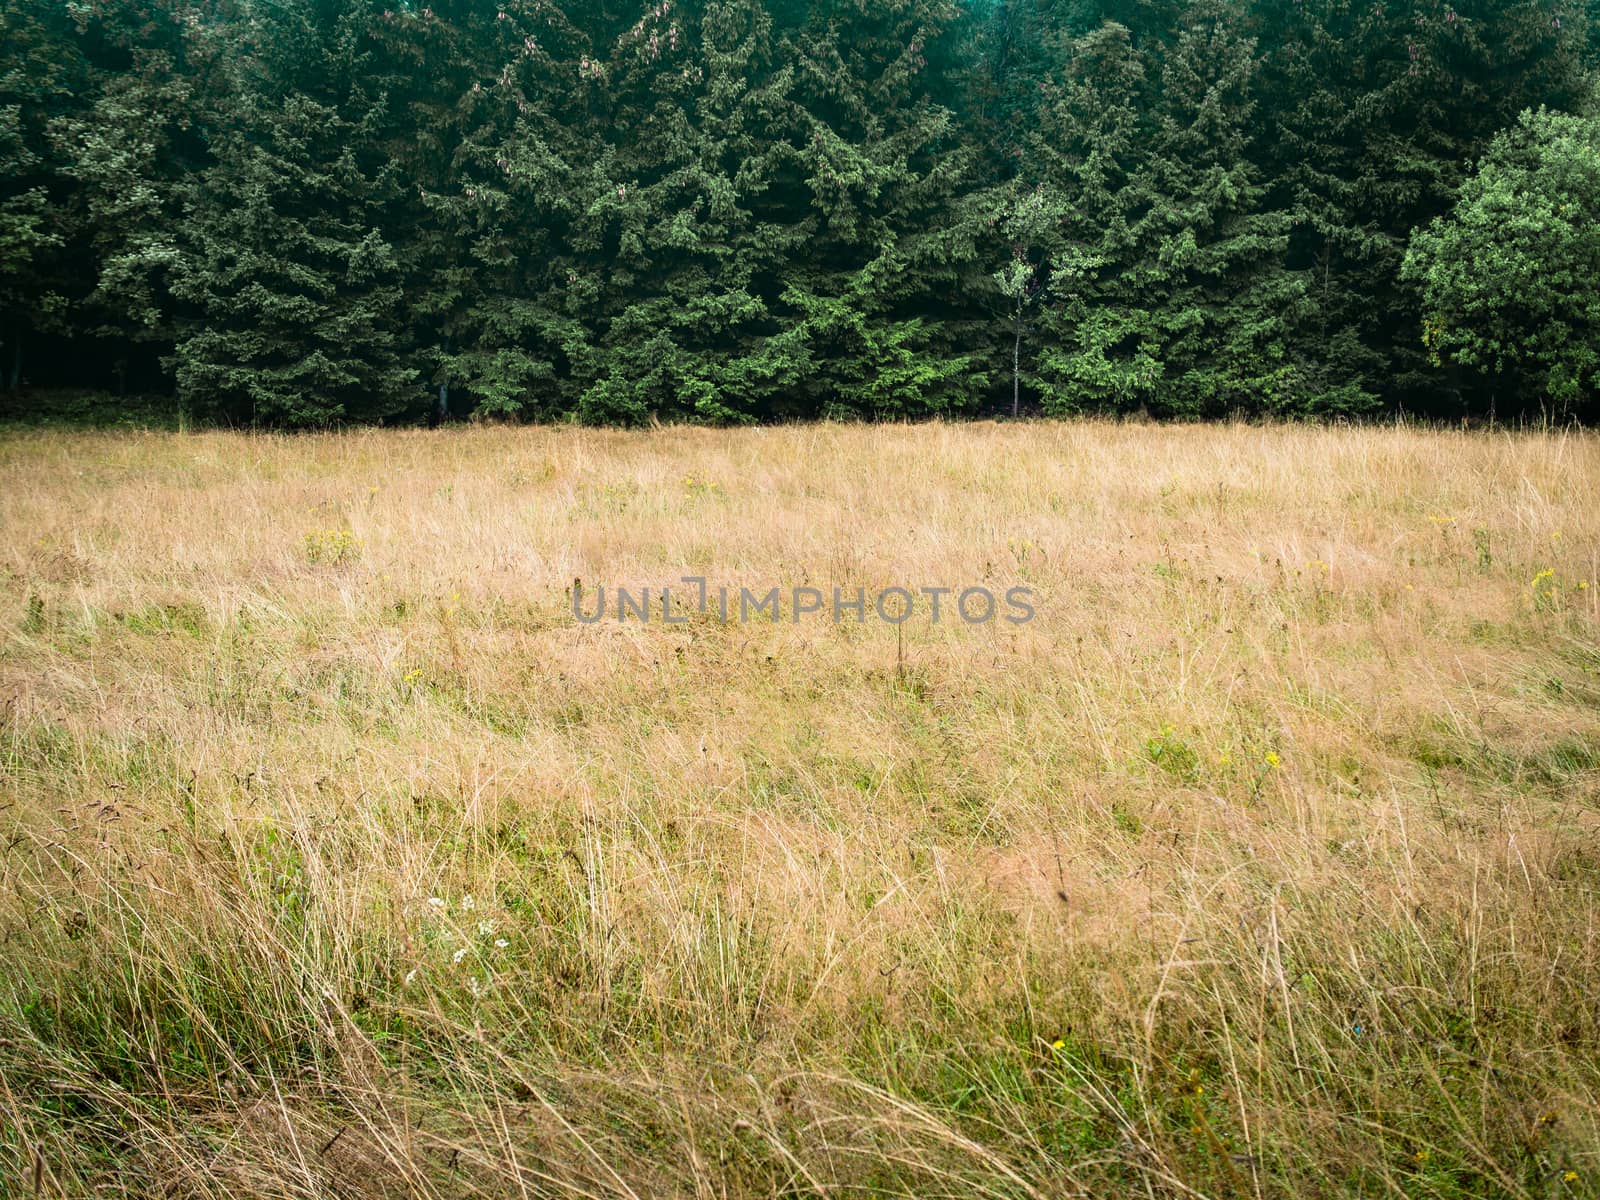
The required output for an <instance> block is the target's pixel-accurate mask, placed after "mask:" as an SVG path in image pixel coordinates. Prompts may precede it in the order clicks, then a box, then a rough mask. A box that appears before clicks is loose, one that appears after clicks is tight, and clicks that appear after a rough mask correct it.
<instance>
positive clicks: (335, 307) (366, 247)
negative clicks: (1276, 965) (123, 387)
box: [172, 0, 420, 425]
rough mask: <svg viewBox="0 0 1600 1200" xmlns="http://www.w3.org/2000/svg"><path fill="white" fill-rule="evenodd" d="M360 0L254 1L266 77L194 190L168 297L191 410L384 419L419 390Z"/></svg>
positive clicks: (241, 416) (254, 77) (365, 13)
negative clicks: (174, 309) (347, 0)
mask: <svg viewBox="0 0 1600 1200" xmlns="http://www.w3.org/2000/svg"><path fill="white" fill-rule="evenodd" d="M373 19H375V18H374V14H372V13H371V12H370V11H369V10H368V9H367V8H366V7H365V6H364V5H360V4H339V3H328V2H319V0H299V2H296V3H283V4H281V5H278V6H275V7H273V8H271V9H267V10H262V11H258V12H257V13H256V14H255V15H254V16H253V18H252V20H251V28H250V30H249V33H250V35H251V36H252V38H253V39H254V40H256V42H257V45H258V46H259V47H260V57H259V59H258V60H257V61H258V62H259V63H260V64H261V69H260V70H259V71H249V70H246V71H243V72H241V77H240V79H239V82H238V93H237V100H236V103H237V105H238V112H239V117H238V124H237V127H236V128H233V129H229V130H228V131H226V132H225V133H224V134H223V135H222V137H221V139H220V141H219V143H218V144H216V145H215V146H213V148H212V149H213V153H214V154H215V156H216V161H215V163H214V165H212V166H210V167H209V168H207V169H206V170H205V171H203V172H202V173H201V174H200V175H199V176H198V177H197V179H196V180H195V182H194V184H193V186H192V187H191V189H190V191H189V205H188V215H187V220H186V223H185V237H184V244H183V247H182V251H181V253H180V254H179V255H178V257H177V259H176V261H175V263H174V265H173V269H172V291H173V293H174V295H175V296H176V297H177V298H178V300H179V301H180V302H181V303H182V305H183V306H184V308H183V309H182V311H181V332H180V336H179V340H178V343H177V347H176V350H175V352H174V354H173V368H174V371H175V373H176V376H177V384H178V391H179V394H180V396H181V397H182V398H183V399H184V400H185V402H186V403H187V404H188V405H189V406H190V407H191V408H192V409H193V410H194V411H197V412H206V411H211V412H215V413H216V414H217V415H220V416H223V417H225V418H227V419H230V420H234V421H249V422H252V423H254V422H267V423H275V424H287V425H326V424H328V423H330V422H334V421H339V420H349V421H376V420H382V419H385V418H388V417H392V416H395V415H397V414H399V413H402V412H404V411H406V410H407V409H408V408H410V407H414V406H415V405H416V403H417V401H418V399H419V398H420V392H419V389H418V386H417V379H416V373H415V371H414V370H413V369H412V368H411V367H410V366H409V365H408V363H407V360H406V353H405V352H406V349H407V347H406V344H405V340H406V339H405V332H406V331H405V328H404V308H403V304H402V299H403V296H402V287H401V283H402V276H401V273H400V268H399V264H398V262H397V260H396V257H395V254H394V250H393V248H392V247H391V246H390V244H389V242H388V241H387V239H386V237H385V233H384V230H385V228H386V217H388V216H390V215H391V212H392V206H393V204H394V201H395V196H396V190H397V179H396V176H395V173H394V171H393V170H392V168H391V165H390V164H389V162H388V161H387V159H386V157H385V156H384V155H383V153H382V147H381V145H380V144H379V143H378V139H377V138H376V137H375V136H374V134H375V130H376V128H377V126H378V123H379V122H380V121H381V119H382V113H383V109H384V104H385V98H384V97H383V96H382V95H371V94H368V93H366V92H364V91H363V89H362V83H363V81H364V71H363V67H364V65H365V64H364V63H363V61H362V58H363V45H364V40H365V39H364V34H365V29H366V27H367V25H368V24H369V23H370V22H371V21H372V20H373Z"/></svg>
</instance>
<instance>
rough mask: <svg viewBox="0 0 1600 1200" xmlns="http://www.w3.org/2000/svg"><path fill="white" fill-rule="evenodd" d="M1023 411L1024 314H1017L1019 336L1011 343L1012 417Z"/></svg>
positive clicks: (1014, 417) (1013, 418) (1014, 418)
mask: <svg viewBox="0 0 1600 1200" xmlns="http://www.w3.org/2000/svg"><path fill="white" fill-rule="evenodd" d="M1021 411H1022V314H1021V313H1018V314H1017V336H1016V340H1015V341H1013V342H1012V343H1011V419H1012V420H1016V418H1017V415H1018V414H1019V413H1020V412H1021Z"/></svg>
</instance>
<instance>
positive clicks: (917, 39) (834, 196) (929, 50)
mask: <svg viewBox="0 0 1600 1200" xmlns="http://www.w3.org/2000/svg"><path fill="white" fill-rule="evenodd" d="M955 17H956V10H955V8H954V7H953V6H952V5H951V4H949V3H946V2H944V0H884V2H882V3H877V4H873V5H860V4H856V3H853V2H851V0H818V2H817V3H814V4H811V5H809V6H808V11H807V12H806V14H805V17H804V19H803V20H802V21H799V22H797V23H796V24H795V25H794V26H792V27H791V30H790V32H789V35H788V37H787V38H786V46H787V51H786V53H787V56H788V57H790V59H791V60H792V61H794V62H795V64H796V84H795V86H796V96H797V99H798V100H799V102H800V103H801V105H802V106H803V109H804V116H803V129H802V139H803V140H802V143H801V147H800V163H801V165H802V168H803V170H804V173H805V184H806V190H807V192H808V193H809V196H810V199H811V203H812V206H813V212H814V223H813V228H814V235H813V236H812V237H811V238H810V240H809V242H808V248H807V252H806V253H805V254H804V255H803V256H799V257H797V259H796V261H795V262H794V264H793V265H792V267H791V268H790V270H789V271H788V273H787V279H786V282H787V285H788V286H787V288H786V290H785V292H784V300H785V302H786V304H788V305H789V306H790V307H791V308H793V309H794V310H795V311H796V312H797V313H798V317H799V319H798V321H797V322H796V324H795V325H794V327H793V330H792V335H793V337H792V340H793V343H794V345H795V347H796V350H797V352H800V353H803V354H805V355H806V356H807V357H808V358H809V361H810V362H811V363H813V364H815V366H814V368H813V369H812V370H810V371H809V372H808V373H807V375H806V377H805V378H804V379H803V380H802V381H801V383H800V385H799V387H798V388H797V389H796V391H797V393H798V399H799V404H800V409H801V411H802V412H805V413H808V414H809V413H826V414H851V415H864V416H872V417H900V416H921V415H927V414H931V413H939V412H950V411H960V410H963V409H967V408H970V407H972V406H973V405H974V404H976V403H977V402H978V401H979V400H980V398H981V396H982V394H983V390H984V388H985V386H986V385H987V382H988V370H987V367H986V365H985V356H980V355H978V354H976V353H974V352H973V351H972V350H971V348H970V344H969V343H968V341H967V338H966V336H965V335H966V334H967V333H968V329H967V327H966V326H965V324H964V322H966V321H967V320H970V317H969V314H968V313H967V312H965V311H964V309H963V308H962V306H961V304H960V303H959V302H958V299H957V298H958V296H959V290H960V288H961V286H962V284H963V283H964V281H965V280H966V279H967V278H968V277H969V276H970V274H971V264H972V263H973V261H974V260H975V259H976V257H977V253H978V252H977V246H976V243H977V237H978V226H977V223H976V222H975V221H974V219H973V216H974V215H975V210H974V209H973V208H972V207H971V206H970V205H967V204H964V203H963V200H964V197H965V196H966V195H967V194H968V192H969V191H970V189H971V188H972V186H973V183H974V178H975V166H976V164H975V162H974V157H973V154H972V151H971V148H970V146H968V145H964V144H962V141H961V138H960V132H961V131H960V126H959V124H958V122H957V121H956V119H955V115H954V113H953V112H952V110H951V109H950V108H949V107H948V106H947V105H945V104H943V103H941V98H946V97H952V98H953V97H954V95H955V94H956V81H955V80H954V79H953V78H952V73H953V67H952V64H951V62H950V58H949V55H950V53H951V52H952V46H953V41H952V39H951V38H950V37H949V35H950V34H951V32H952V28H953V22H954V20H955Z"/></svg>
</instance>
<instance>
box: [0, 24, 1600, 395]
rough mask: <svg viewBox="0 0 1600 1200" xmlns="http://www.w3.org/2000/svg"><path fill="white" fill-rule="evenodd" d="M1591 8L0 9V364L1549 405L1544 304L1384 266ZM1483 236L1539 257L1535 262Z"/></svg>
mask: <svg viewBox="0 0 1600 1200" xmlns="http://www.w3.org/2000/svg"><path fill="white" fill-rule="evenodd" d="M1589 34H1590V31H1589V23H1588V20H1587V15H1586V13H1585V12H1584V11H1583V10H1581V9H1578V8H1575V7H1573V6H1571V5H1570V4H1568V3H1567V2H1566V0H1516V2H1514V3H1505V2H1504V0H1461V2H1460V3H1454V2H1452V3H1450V4H1445V3H1444V2H1443V0H1428V2H1427V3H1424V4H1409V3H1407V4H1400V3H1390V2H1388V0H1385V2H1383V3H1378V4H1353V3H1351V2H1350V0H1140V2H1139V3H1134V4H1129V3H1117V4H1112V3H1104V2H1101V0H964V2H963V0H883V2H880V3H874V4H862V3H857V2H855V0H654V2H652V3H645V2H644V0H627V2H623V3H618V2H616V0H538V2H534V0H504V2H503V3H501V4H484V3H480V2H477V0H437V2H436V3H430V4H427V5H424V4H421V3H416V2H413V0H390V2H389V3H388V4H387V6H384V5H380V4H379V3H377V2H376V0H282V2H276V0H275V2H274V3H271V4H261V3H256V2H255V0H213V2H211V3H208V4H206V5H203V6H197V5H194V4H192V3H190V2H189V0H149V2H145V3H135V2H134V0H81V2H79V3H75V4H72V5H64V6H60V7H57V6H54V5H50V6H46V5H39V4H34V3H29V2H28V0H0V35H3V36H0V341H3V342H4V344H5V350H6V354H5V355H4V356H0V366H4V368H5V370H4V371H3V372H0V385H4V386H5V387H6V388H10V389H12V390H15V389H16V388H17V386H18V385H19V384H22V383H24V382H26V381H27V380H28V379H32V381H33V382H34V383H37V384H40V385H44V386H52V385H53V386H66V387H79V388H83V387H101V388H105V387H111V386H114V387H115V388H116V389H117V390H118V391H119V392H121V391H126V390H133V391H136V392H137V391H154V390H159V389H160V388H163V387H173V388H175V389H176V391H177V392H178V395H179V399H180V402H181V405H182V407H183V409H184V410H186V411H187V412H190V413H192V414H194V415H197V416H200V417H203V418H208V419H215V420H226V421H231V422H248V423H261V424H273V425H289V426H299V425H313V426H316V425H326V424H329V423H333V422H340V421H380V420H394V419H402V418H418V417H421V416H422V415H423V414H424V413H426V412H428V411H430V410H431V411H432V412H433V413H434V414H435V416H436V417H437V418H439V419H444V418H448V417H453V416H460V415H464V414H466V413H468V412H477V413H481V414H484V415H491V416H503V417H515V418H525V419H537V420H560V419H579V420H584V421H590V422H597V423H625V424H626V423H639V422H644V421H649V420H651V419H657V418H659V419H665V420H684V421H696V422H706V423H716V424H725V423H740V422H750V421H758V420H766V419H782V418H794V417H800V418H810V417H818V416H824V415H827V416H841V417H863V418H871V419H906V418H918V417H926V416H930V415H935V414H960V413H974V412H982V411H984V410H985V409H986V407H989V408H1003V409H1013V410H1015V411H1019V412H1020V411H1022V410H1023V409H1025V408H1027V409H1033V410H1038V409H1043V410H1044V411H1047V412H1051V413H1067V412H1078V411H1089V410H1095V411H1112V412H1133V411H1145V412H1150V413H1154V414H1157V415H1162V416H1170V417H1180V418H1199V417H1213V416H1219V415H1224V414H1228V413H1233V412H1244V413H1254V414H1262V413H1274V414H1282V415H1298V414H1333V415H1339V414H1346V415H1361V414H1366V413H1371V412H1375V411H1378V410H1379V409H1381V408H1382V407H1383V406H1385V405H1388V406H1391V407H1396V406H1405V407H1407V408H1409V409H1413V410H1415V409H1417V408H1421V409H1423V410H1424V411H1432V412H1437V413H1441V414H1442V413H1446V412H1448V413H1451V414H1453V415H1454V414H1458V413H1460V412H1461V411H1464V410H1468V409H1473V408H1476V409H1479V410H1482V409H1487V408H1488V407H1490V406H1491V404H1498V405H1499V406H1500V407H1501V409H1502V410H1504V409H1505V407H1506V405H1507V404H1508V402H1509V403H1511V404H1514V405H1516V406H1517V407H1520V408H1538V407H1540V406H1541V405H1543V404H1548V403H1553V404H1554V405H1555V406H1556V407H1557V408H1561V407H1565V408H1567V409H1569V410H1571V411H1579V410H1580V408H1581V404H1582V400H1583V396H1584V395H1585V389H1586V387H1587V382H1586V380H1587V379H1588V375H1586V374H1585V372H1589V373H1590V374H1592V371H1590V369H1589V367H1587V366H1586V365H1585V364H1586V363H1587V361H1588V360H1587V359H1586V358H1585V357H1584V356H1585V355H1587V354H1589V353H1591V350H1590V346H1591V344H1592V341H1593V338H1592V335H1590V334H1589V333H1588V332H1587V330H1586V328H1585V327H1584V326H1583V324H1582V321H1580V320H1578V319H1577V318H1576V317H1575V316H1574V315H1573V314H1571V313H1567V314H1565V315H1562V316H1561V317H1560V318H1559V319H1552V320H1549V321H1545V323H1543V324H1541V323H1540V322H1541V321H1542V320H1543V319H1544V318H1543V317H1542V316H1541V314H1542V313H1547V312H1552V311H1555V310H1553V309H1551V308H1550V307H1549V305H1548V304H1547V305H1546V306H1545V307H1544V308H1522V309H1519V310H1518V312H1516V313H1509V312H1506V313H1501V314H1500V315H1498V316H1497V317H1496V318H1495V322H1498V323H1491V324H1480V323H1479V322H1478V320H1477V317H1476V316H1475V315H1474V313H1475V312H1476V310H1469V309H1468V308H1465V307H1462V306H1461V305H1460V304H1458V303H1456V302H1455V301H1454V300H1452V301H1451V302H1450V303H1449V304H1446V303H1444V302H1443V301H1440V302H1439V303H1434V302H1433V301H1431V300H1430V301H1429V303H1428V306H1427V307H1428V314H1427V319H1428V320H1429V321H1430V325H1429V327H1428V329H1429V332H1428V334H1427V336H1428V339H1429V345H1428V346H1426V347H1425V346H1424V344H1423V332H1424V331H1423V329H1422V325H1421V317H1420V316H1419V311H1420V307H1421V306H1419V303H1418V291H1419V289H1423V284H1424V273H1430V272H1431V273H1432V274H1437V272H1438V270H1439V269H1440V268H1437V267H1436V266H1430V267H1427V268H1426V269H1425V268H1423V267H1422V266H1417V267H1415V268H1413V269H1408V270H1407V273H1406V274H1404V275H1402V264H1403V261H1404V258H1405V251H1406V246H1407V244H1408V242H1409V241H1410V240H1411V238H1412V232H1413V230H1415V229H1423V230H1425V231H1426V230H1430V229H1436V228H1438V227H1436V226H1432V225H1431V223H1432V222H1434V221H1435V220H1436V219H1438V218H1441V217H1443V216H1444V215H1445V214H1446V213H1447V212H1449V211H1450V210H1451V206H1452V205H1453V204H1456V203H1457V190H1458V188H1460V187H1462V185H1463V184H1464V183H1465V182H1466V180H1467V177H1468V174H1469V170H1470V164H1471V163H1473V162H1474V161H1476V160H1477V159H1478V158H1479V157H1481V156H1482V155H1483V154H1484V152H1485V151H1486V150H1488V149H1489V146H1490V143H1491V141H1492V139H1493V138H1494V137H1495V135H1496V134H1497V133H1499V132H1500V131H1501V130H1503V129H1505V128H1507V127H1508V126H1509V125H1511V124H1512V123H1513V122H1514V121H1515V120H1516V117H1517V114H1518V113H1520V112H1522V111H1524V110H1525V109H1530V108H1538V107H1539V106H1541V105H1543V106H1547V107H1548V108H1550V109H1551V110H1552V111H1561V110H1567V109H1571V108H1573V107H1575V106H1576V105H1578V104H1579V103H1580V102H1581V99H1582V97H1583V96H1584V95H1585V94H1586V92H1587V78H1586V73H1585V72H1586V67H1585V59H1586V55H1587V49H1588V46H1589ZM1569 182H1570V186H1571V187H1575V188H1576V187H1579V186H1586V187H1591V188H1592V187H1593V181H1592V180H1590V179H1588V177H1587V176H1582V175H1581V173H1574V175H1573V178H1572V180H1570V181H1569ZM1470 186H1471V187H1481V185H1480V184H1479V183H1476V182H1474V183H1473V184H1471V185H1470ZM1483 203H1486V201H1484V200H1483V199H1482V198H1481V197H1478V196H1477V195H1476V193H1474V194H1472V195H1465V194H1464V195H1463V196H1462V198H1461V201H1460V208H1459V209H1458V213H1457V215H1456V216H1455V217H1453V218H1452V221H1453V222H1455V223H1456V224H1459V223H1461V221H1462V220H1463V218H1462V216H1461V215H1460V213H1461V212H1465V211H1466V209H1467V208H1470V207H1471V206H1473V205H1475V204H1476V205H1480V206H1481V205H1482V204H1483ZM1584 203H1585V204H1588V205H1590V206H1591V207H1592V206H1593V204H1595V203H1600V198H1596V197H1592V196H1590V197H1587V198H1586V199H1585V201H1584ZM1530 219H1532V214H1530ZM1573 221H1574V222H1576V218H1574V219H1573ZM1447 224H1448V223H1447ZM1574 227H1575V228H1576V225H1574ZM1432 236H1433V234H1432V233H1431V232H1425V233H1423V234H1419V235H1418V240H1417V246H1418V248H1417V249H1416V250H1415V251H1414V252H1413V260H1414V261H1415V262H1417V263H1421V262H1422V261H1423V258H1424V256H1425V255H1427V254H1428V253H1430V251H1429V250H1427V249H1426V247H1427V246H1430V245H1432V243H1430V242H1428V240H1427V239H1428V238H1429V237H1432ZM1574 236H1575V237H1576V236H1577V235H1574ZM1523 252H1524V260H1523V261H1522V262H1521V265H1520V266H1519V267H1518V268H1517V270H1520V271H1533V272H1535V273H1536V274H1539V275H1540V278H1541V282H1542V283H1544V284H1546V285H1548V287H1549V288H1552V289H1558V288H1559V284H1558V282H1557V281H1556V279H1555V278H1553V276H1559V275H1560V274H1561V273H1562V270H1563V269H1564V268H1562V267H1560V266H1559V265H1558V263H1559V262H1560V261H1562V260H1560V257H1559V256H1561V255H1563V254H1568V253H1569V252H1574V250H1573V246H1572V245H1569V244H1567V243H1563V244H1562V245H1556V244H1555V243H1554V242H1550V241H1539V240H1537V239H1533V240H1527V241H1526V244H1525V245H1524V246H1523ZM1545 253H1550V254H1553V255H1556V256H1557V260H1556V261H1555V262H1552V263H1545V262H1544V260H1543V259H1542V258H1540V256H1541V255H1543V254H1545ZM1429 261H1430V262H1431V261H1432V260H1429ZM1513 279H1514V273H1510V272H1508V275H1507V278H1506V280H1504V281H1502V282H1503V284H1504V286H1505V287H1507V288H1510V287H1512V286H1513V283H1512V281H1513ZM1429 286H1430V287H1431V286H1435V285H1434V284H1429ZM1439 286H1442V284H1440V285H1439ZM1430 294H1431V293H1430ZM1449 319H1456V320H1458V322H1459V324H1458V326H1452V327H1451V328H1450V329H1449V330H1444V329H1442V328H1441V329H1435V326H1436V325H1437V324H1438V322H1440V321H1447V320H1449ZM1519 322H1520V324H1519ZM1513 327H1515V333H1514V335H1513V333H1512V332H1511V330H1512V329H1513ZM1507 339H1511V340H1510V341H1507ZM1490 342H1495V343H1499V342H1506V343H1507V345H1508V346H1509V345H1511V344H1512V343H1513V342H1514V345H1515V349H1514V351H1513V350H1507V351H1506V352H1505V353H1503V354H1501V355H1499V357H1498V358H1497V359H1496V361H1495V363H1494V364H1490V363H1489V351H1488V349H1487V348H1486V347H1487V346H1488V343H1490ZM1478 343H1482V344H1481V345H1480V344H1478ZM1558 343H1561V344H1562V347H1563V348H1562V349H1561V351H1560V355H1559V362H1557V361H1556V360H1555V359H1553V358H1551V355H1552V354H1554V353H1556V352H1555V351H1554V350H1553V349H1551V348H1552V347H1555V346H1557V344H1558ZM24 347H26V348H27V350H28V358H27V364H28V369H27V370H26V371H24V368H23V357H22V351H23V349H24ZM1541 347H1543V348H1541ZM1512 376H1514V378H1512ZM1508 389H1509V390H1508ZM11 407H12V408H13V409H18V408H25V404H23V405H19V404H12V405H11Z"/></svg>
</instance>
